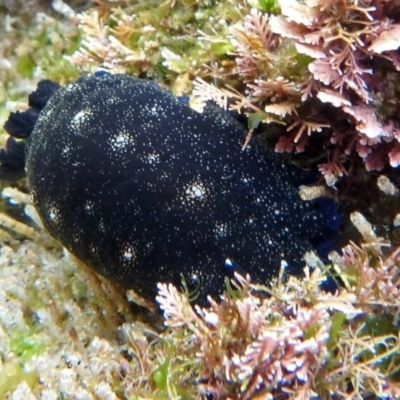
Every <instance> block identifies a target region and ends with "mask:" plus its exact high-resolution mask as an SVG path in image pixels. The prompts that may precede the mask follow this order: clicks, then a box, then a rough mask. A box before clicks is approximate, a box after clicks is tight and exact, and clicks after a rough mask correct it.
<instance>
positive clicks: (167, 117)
mask: <svg viewBox="0 0 400 400" xmlns="http://www.w3.org/2000/svg"><path fill="white" fill-rule="evenodd" d="M29 107H30V108H29V109H28V110H26V111H24V112H16V113H11V114H10V117H9V119H8V121H7V122H6V124H5V129H6V131H7V132H8V133H9V134H10V136H11V137H10V138H9V139H8V142H7V146H6V149H5V150H4V149H3V150H2V151H1V152H0V162H1V167H0V179H8V180H16V179H19V178H21V177H22V176H23V175H24V173H25V174H26V176H27V182H28V185H29V188H30V191H31V194H32V198H33V204H34V206H35V208H36V210H37V211H38V213H39V216H40V218H41V220H42V222H43V224H44V226H45V228H46V229H47V230H48V231H49V232H50V234H51V235H53V236H54V237H55V238H57V239H58V240H59V241H60V242H61V243H62V244H63V245H64V246H65V247H66V248H67V249H68V250H69V251H70V252H71V253H72V254H74V255H75V256H76V257H77V258H78V259H80V260H81V261H83V262H84V263H85V264H86V265H88V266H90V267H91V268H93V269H94V270H96V271H97V272H99V273H100V274H101V275H104V276H106V277H109V278H110V279H113V280H115V281H117V282H119V283H121V284H123V285H124V286H126V287H130V288H133V289H134V290H135V291H137V293H138V294H140V295H141V296H143V297H145V298H147V299H154V296H155V292H156V284H157V282H172V283H174V284H175V285H177V286H178V287H179V286H180V285H181V283H182V280H184V281H185V282H186V285H187V286H188V288H189V289H190V290H191V289H193V288H195V287H198V288H199V297H198V301H199V302H200V303H204V300H205V299H206V296H207V295H208V294H211V295H213V296H214V297H217V296H218V294H219V293H221V292H222V291H223V289H224V278H225V276H229V274H230V273H231V270H232V268H233V266H240V267H241V268H243V270H244V271H247V272H248V273H249V274H250V276H251V277H252V279H253V280H254V281H259V282H266V281H268V280H269V279H271V277H273V276H275V275H276V274H277V271H278V270H279V268H280V265H281V262H282V261H283V260H284V261H286V262H287V263H288V264H289V265H292V266H296V265H301V260H302V256H303V254H304V252H305V251H307V250H310V249H312V248H313V247H314V245H315V240H317V239H318V238H321V237H324V236H325V235H326V234H327V233H328V232H330V230H331V229H332V226H333V225H335V224H336V222H337V215H336V213H335V211H332V207H330V208H329V210H328V211H327V210H325V209H323V208H321V207H316V206H315V204H313V203H312V202H305V201H302V200H301V199H300V197H299V195H298V187H299V185H300V184H302V183H303V182H305V181H307V180H308V179H309V174H308V173H305V172H303V171H301V170H300V169H298V168H296V167H295V166H293V165H291V164H289V163H286V162H283V161H282V160H281V159H280V158H279V156H278V155H276V154H275V153H273V152H271V151H269V150H267V149H266V148H265V146H264V145H263V144H262V143H261V142H259V141H258V139H257V138H256V139H252V141H251V143H250V145H249V146H247V147H246V148H245V149H244V150H242V149H241V146H242V143H243V140H244V137H245V135H246V129H245V127H244V126H242V125H241V124H240V123H239V122H238V121H237V120H236V119H234V118H233V117H232V116H230V115H229V114H227V113H226V112H224V111H223V110H221V109H220V108H219V107H217V106H216V105H213V104H207V105H206V106H205V109H204V111H203V112H202V113H200V112H197V111H195V110H193V109H191V108H190V107H189V106H188V105H186V104H184V102H182V101H180V99H178V98H176V97H174V96H173V95H172V94H171V93H170V92H168V91H164V90H162V89H161V88H160V87H159V86H158V85H157V84H155V83H154V82H151V81H145V80H141V79H136V78H133V77H129V76H126V75H111V74H94V75H89V76H84V77H82V78H80V79H78V80H77V81H75V82H73V83H70V84H68V85H67V86H65V87H59V86H58V85H57V84H55V83H53V82H51V81H48V80H45V81H41V82H40V83H39V84H38V88H37V90H36V91H35V92H33V93H32V94H31V95H30V96H29ZM15 139H20V140H15Z"/></svg>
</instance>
